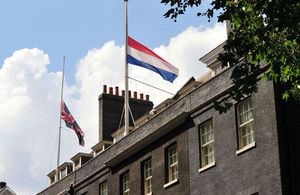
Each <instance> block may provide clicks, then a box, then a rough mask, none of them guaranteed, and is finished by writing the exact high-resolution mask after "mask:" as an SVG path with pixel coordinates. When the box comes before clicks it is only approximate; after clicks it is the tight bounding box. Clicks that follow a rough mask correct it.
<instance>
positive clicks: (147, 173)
mask: <svg viewBox="0 0 300 195" xmlns="http://www.w3.org/2000/svg"><path fill="white" fill-rule="evenodd" d="M143 176H144V194H145V195H147V194H151V193H152V162H151V159H149V160H146V161H145V162H144V163H143Z"/></svg>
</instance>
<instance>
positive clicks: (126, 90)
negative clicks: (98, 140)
mask: <svg viewBox="0 0 300 195" xmlns="http://www.w3.org/2000/svg"><path fill="white" fill-rule="evenodd" d="M124 1H125V102H124V107H125V135H128V133H129V97H128V60H127V53H128V52H127V50H128V14H127V3H128V0H124Z"/></svg>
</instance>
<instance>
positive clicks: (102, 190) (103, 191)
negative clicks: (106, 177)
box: [99, 181, 108, 195]
mask: <svg viewBox="0 0 300 195" xmlns="http://www.w3.org/2000/svg"><path fill="white" fill-rule="evenodd" d="M99 188H100V189H99V191H100V195H108V191H107V182H106V181H105V182H103V183H101V184H100V186H99Z"/></svg>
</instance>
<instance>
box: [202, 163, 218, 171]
mask: <svg viewBox="0 0 300 195" xmlns="http://www.w3.org/2000/svg"><path fill="white" fill-rule="evenodd" d="M214 166H216V162H213V163H210V164H208V165H205V166H204V167H202V168H200V169H199V170H198V172H199V173H201V172H203V171H205V170H207V169H209V168H212V167H214Z"/></svg>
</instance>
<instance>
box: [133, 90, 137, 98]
mask: <svg viewBox="0 0 300 195" xmlns="http://www.w3.org/2000/svg"><path fill="white" fill-rule="evenodd" d="M133 97H134V98H135V99H137V92H136V91H135V92H133Z"/></svg>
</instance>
